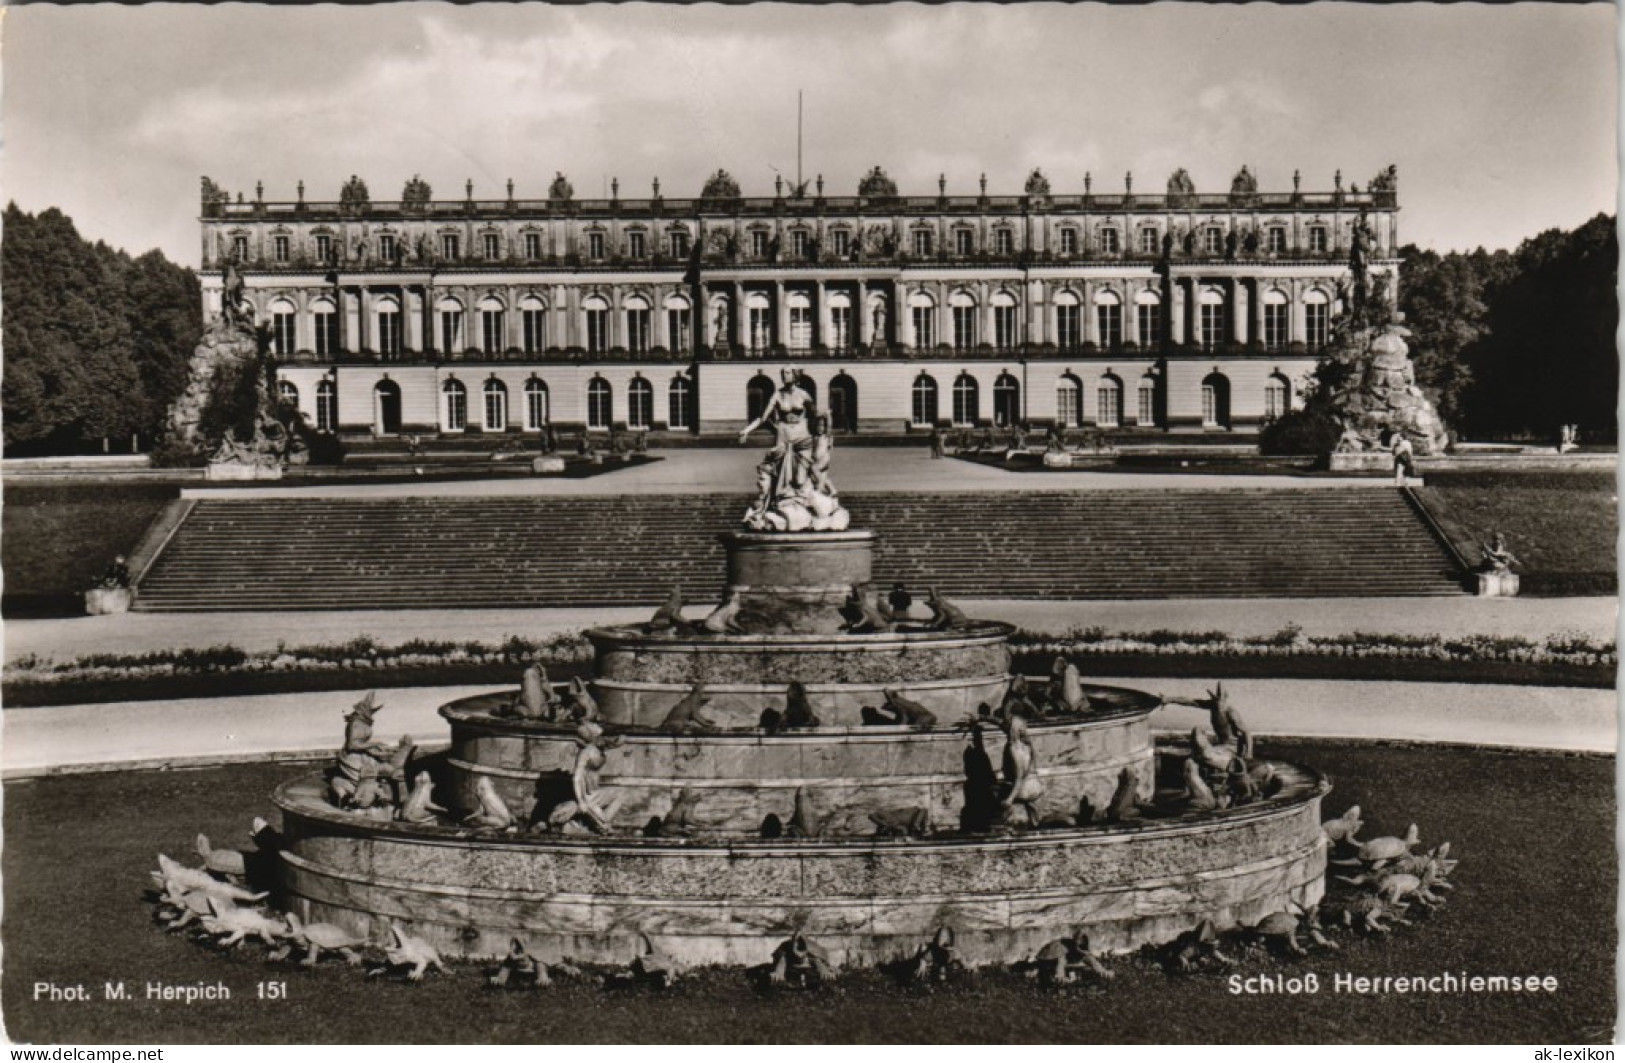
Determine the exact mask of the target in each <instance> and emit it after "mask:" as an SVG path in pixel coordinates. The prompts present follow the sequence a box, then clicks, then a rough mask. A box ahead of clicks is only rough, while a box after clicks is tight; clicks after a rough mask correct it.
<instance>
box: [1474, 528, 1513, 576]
mask: <svg viewBox="0 0 1625 1063" xmlns="http://www.w3.org/2000/svg"><path fill="white" fill-rule="evenodd" d="M1479 549H1480V550H1481V551H1483V553H1484V560H1483V562H1482V563H1481V564H1480V565H1479V566H1478V571H1480V572H1493V573H1497V574H1499V573H1504V572H1511V571H1512V566H1513V565H1520V566H1521V565H1522V564H1523V562H1522V561H1519V560H1518V558H1517V555H1516V554H1514V553H1513V552H1512V551H1511V550H1510V549H1509V548H1508V547H1507V541H1506V537H1505V536H1503V535H1502V534H1501V533H1500V532H1496V533H1495V534H1494V535H1493V536H1491V537H1490V541H1489V542H1487V543H1480V544H1479Z"/></svg>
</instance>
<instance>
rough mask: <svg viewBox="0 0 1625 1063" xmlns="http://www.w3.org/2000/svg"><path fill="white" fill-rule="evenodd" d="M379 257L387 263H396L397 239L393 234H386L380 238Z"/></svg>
mask: <svg viewBox="0 0 1625 1063" xmlns="http://www.w3.org/2000/svg"><path fill="white" fill-rule="evenodd" d="M378 257H379V258H381V259H383V260H384V261H385V262H393V261H395V237H394V234H392V233H384V234H382V235H380V236H379V237H378Z"/></svg>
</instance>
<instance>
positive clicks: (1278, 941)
mask: <svg viewBox="0 0 1625 1063" xmlns="http://www.w3.org/2000/svg"><path fill="white" fill-rule="evenodd" d="M1305 914H1306V913H1305V912H1304V910H1303V909H1302V908H1301V907H1299V906H1298V905H1296V904H1293V905H1289V906H1288V907H1287V910H1285V911H1280V912H1271V913H1270V914H1269V915H1266V916H1265V917H1264V918H1262V919H1260V920H1259V921H1258V922H1256V923H1254V924H1253V925H1252V926H1250V927H1248V928H1247V934H1248V936H1249V937H1250V938H1251V939H1252V940H1253V942H1254V943H1257V944H1262V945H1264V946H1266V947H1272V948H1274V949H1276V950H1284V951H1286V952H1288V953H1290V954H1291V955H1293V956H1307V955H1309V950H1308V949H1306V948H1304V947H1303V943H1302V942H1300V941H1299V940H1298V932H1299V931H1300V930H1301V931H1303V932H1304V933H1305V934H1307V935H1308V936H1309V940H1311V941H1313V942H1314V943H1315V944H1317V945H1319V946H1320V947H1321V948H1325V949H1330V950H1331V951H1333V952H1337V951H1339V950H1338V947H1337V945H1336V944H1335V943H1333V942H1331V941H1328V940H1327V938H1326V935H1324V934H1322V933H1321V932H1320V928H1319V927H1318V926H1316V925H1314V923H1313V922H1312V921H1310V920H1308V919H1305V918H1303V917H1304V915H1305Z"/></svg>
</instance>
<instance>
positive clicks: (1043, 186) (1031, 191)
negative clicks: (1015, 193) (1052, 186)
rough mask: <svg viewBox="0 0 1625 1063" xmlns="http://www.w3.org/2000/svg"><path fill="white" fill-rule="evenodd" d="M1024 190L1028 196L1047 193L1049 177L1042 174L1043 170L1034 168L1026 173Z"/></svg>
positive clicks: (1045, 194)
mask: <svg viewBox="0 0 1625 1063" xmlns="http://www.w3.org/2000/svg"><path fill="white" fill-rule="evenodd" d="M1026 192H1027V194H1028V195H1029V196H1047V195H1049V178H1048V177H1045V176H1044V171H1043V170H1039V169H1036V168H1035V169H1034V170H1033V172H1032V173H1031V174H1029V175H1028V177H1027V188H1026Z"/></svg>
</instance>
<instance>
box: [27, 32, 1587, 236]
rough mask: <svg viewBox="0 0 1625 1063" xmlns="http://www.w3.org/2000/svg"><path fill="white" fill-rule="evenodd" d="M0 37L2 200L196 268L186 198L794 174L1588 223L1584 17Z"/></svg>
mask: <svg viewBox="0 0 1625 1063" xmlns="http://www.w3.org/2000/svg"><path fill="white" fill-rule="evenodd" d="M0 14H3V16H4V24H3V29H4V38H3V46H4V64H3V78H4V97H3V119H4V126H3V136H4V146H3V154H0V167H3V169H0V180H3V190H4V195H5V197H6V198H8V199H13V200H15V201H16V202H17V203H18V205H19V206H21V207H22V208H23V209H25V210H30V211H37V210H42V209H44V208H46V207H49V206H56V207H60V208H61V209H63V210H64V211H66V212H67V213H68V214H69V215H71V216H72V217H73V218H74V220H75V221H76V222H77V223H78V225H79V228H80V231H81V232H82V233H84V234H85V235H87V236H89V237H91V238H95V239H103V240H106V241H107V242H109V243H111V244H114V245H116V246H121V247H124V248H126V249H129V250H131V251H137V252H139V251H142V250H145V249H147V248H150V247H159V248H161V249H162V250H163V251H164V252H165V253H166V254H168V255H169V256H171V257H172V258H174V259H176V260H178V261H180V262H183V263H187V264H190V265H196V264H197V261H198V245H199V236H198V227H197V222H196V216H197V207H198V178H199V176H200V175H202V174H208V175H209V176H211V177H213V178H214V179H215V180H216V181H217V182H219V183H220V184H222V185H223V186H224V187H226V188H227V189H229V190H231V191H233V192H236V191H245V192H247V193H248V194H249V195H250V196H252V194H253V186H254V182H255V181H256V180H263V181H264V182H265V189H266V197H267V198H268V199H292V198H293V197H294V184H295V182H296V181H297V180H299V179H301V178H303V179H304V181H305V184H306V189H307V192H306V195H307V198H311V199H333V198H336V197H337V195H338V190H339V187H340V185H341V184H342V183H343V181H344V179H345V178H346V177H348V176H349V175H350V174H351V173H358V174H360V175H361V176H362V177H363V178H365V179H366V181H367V182H368V184H369V186H370V188H371V192H372V195H373V197H374V198H375V199H395V198H398V196H399V194H400V189H401V186H402V184H403V183H404V182H405V181H406V179H407V178H409V177H410V176H412V175H413V174H414V173H421V174H422V175H423V177H424V178H425V179H426V180H428V181H429V182H430V184H432V185H433V187H434V190H435V194H436V196H437V197H460V196H461V194H462V188H463V183H464V181H465V180H466V179H469V178H472V179H473V181H474V186H475V195H476V196H483V197H491V198H496V197H500V196H501V195H502V194H503V191H502V186H503V184H504V182H505V181H506V180H507V178H509V177H512V178H514V180H515V182H516V186H517V187H516V194H517V195H519V196H520V197H525V196H536V197H540V196H542V195H544V194H545V191H546V187H547V183H548V180H549V179H550V178H551V176H552V174H553V172H554V171H555V170H562V171H564V172H565V173H566V174H567V175H568V176H569V177H570V178H571V180H572V181H573V182H574V184H575V187H576V191H577V194H578V195H582V196H589V195H600V194H602V193H603V190H604V188H605V187H606V186H607V183H608V181H609V178H610V177H611V176H618V177H619V178H620V181H621V189H622V194H623V195H624V196H642V195H646V194H647V193H648V189H649V182H650V178H651V177H654V176H659V178H660V179H661V183H662V188H663V191H664V192H665V193H666V194H667V195H669V196H691V195H694V194H697V192H698V191H699V187H700V184H701V183H702V182H703V180H704V178H705V176H706V175H707V174H709V173H710V172H712V171H714V170H715V169H716V168H718V167H725V168H726V169H728V170H729V171H730V172H732V173H733V174H734V176H735V177H737V178H738V179H739V181H740V183H741V185H743V187H744V190H745V192H746V194H747V195H749V194H757V195H765V194H770V193H771V191H772V184H773V174H774V170H773V168H774V167H777V168H778V169H779V170H780V171H783V172H784V173H786V174H787V175H793V174H794V172H795V166H796V91H797V89H802V90H805V93H806V119H805V126H804V128H805V145H806V147H805V170H806V174H807V176H808V178H809V179H810V178H811V177H812V176H813V175H814V174H816V173H819V172H822V173H823V174H824V175H825V178H826V181H827V185H826V188H827V191H828V192H829V193H830V194H832V195H835V194H840V195H850V194H852V193H853V192H855V190H856V186H857V182H858V179H859V178H860V177H861V175H862V174H863V173H864V172H865V171H866V170H867V169H868V168H869V167H870V166H873V165H876V164H879V165H882V166H884V167H885V168H886V169H887V170H888V171H889V172H890V173H891V175H892V176H893V177H894V178H895V179H896V180H897V182H898V184H899V185H900V186H901V189H902V191H903V192H904V193H911V194H921V195H925V194H932V193H934V192H935V190H936V179H937V174H938V173H939V172H945V173H946V174H947V179H948V190H949V192H950V193H958V194H974V192H975V190H976V181H977V177H978V175H979V174H981V173H983V172H986V174H987V176H988V184H989V191H990V192H994V193H998V192H1004V193H1014V192H1018V191H1019V190H1020V187H1021V184H1022V182H1023V180H1024V179H1025V176H1026V174H1027V173H1028V172H1029V171H1030V170H1031V169H1032V168H1033V167H1035V166H1038V167H1042V168H1043V170H1044V172H1045V173H1046V174H1047V175H1048V176H1049V177H1050V179H1051V181H1052V183H1053V184H1054V186H1055V187H1056V189H1057V190H1058V191H1060V190H1065V191H1081V190H1082V184H1083V175H1084V173H1085V171H1092V172H1093V174H1094V182H1095V189H1096V190H1097V191H1116V190H1118V189H1120V188H1121V187H1122V182H1123V174H1124V172H1125V171H1128V170H1132V171H1133V172H1134V176H1135V187H1136V188H1137V189H1139V190H1141V191H1147V192H1149V191H1160V190H1161V189H1162V188H1163V186H1164V184H1165V182H1166V181H1167V178H1168V175H1169V173H1170V172H1171V171H1172V170H1173V169H1174V168H1176V167H1179V166H1183V167H1186V168H1187V169H1188V170H1190V172H1191V174H1192V176H1193V177H1194V178H1195V181H1196V185H1197V188H1198V190H1200V191H1225V190H1227V189H1228V187H1229V181H1230V177H1231V175H1232V174H1233V173H1234V172H1235V171H1236V170H1237V169H1238V168H1239V167H1240V166H1241V165H1242V164H1243V163H1246V164H1248V165H1250V166H1251V167H1252V169H1253V171H1254V172H1255V173H1256V174H1257V175H1258V177H1259V179H1260V183H1261V184H1262V185H1263V186H1264V187H1265V188H1266V189H1269V190H1276V189H1288V188H1290V186H1291V178H1292V172H1293V170H1294V169H1299V170H1302V172H1303V183H1304V188H1305V190H1322V189H1329V188H1330V187H1331V183H1332V174H1333V171H1335V170H1337V169H1339V168H1341V169H1342V171H1343V175H1344V179H1345V181H1346V182H1353V183H1359V184H1361V185H1363V184H1364V183H1365V182H1366V181H1367V180H1369V179H1370V177H1371V176H1372V175H1373V174H1375V173H1376V172H1377V171H1378V170H1379V169H1381V168H1382V167H1384V166H1386V165H1387V164H1389V163H1396V164H1398V166H1399V173H1400V203H1401V205H1402V207H1403V212H1402V214H1401V236H1402V239H1404V240H1408V241H1414V242H1416V243H1419V244H1422V245H1424V246H1429V247H1434V248H1437V249H1440V250H1448V249H1453V248H1471V247H1475V246H1480V245H1483V246H1488V247H1492V248H1493V247H1511V246H1515V245H1516V244H1517V243H1518V241H1520V240H1522V239H1523V238H1525V237H1527V236H1530V235H1533V234H1534V233H1536V232H1539V231H1540V230H1542V229H1545V228H1549V227H1552V226H1563V227H1570V226H1573V225H1576V224H1578V223H1579V222H1581V221H1583V220H1585V219H1586V218H1588V217H1590V216H1591V215H1593V214H1595V213H1596V212H1598V211H1602V210H1607V211H1612V210H1614V209H1615V199H1616V191H1615V188H1616V154H1615V152H1616V117H1615V116H1616V107H1617V88H1616V80H1617V78H1616V66H1615V36H1616V34H1615V12H1614V8H1613V7H1612V5H1608V4H1595V5H1546V4H1520V5H1514V6H1490V7H1485V6H1480V5H1477V4H1460V5H1447V6H1446V5H1441V6H1433V5H1427V4H1416V5H1401V6H1376V5H1364V4H1347V5H1342V4H1315V5H1312V6H1308V7H1291V8H1283V7H1276V6H1274V5H1269V4H1255V5H1249V6H1243V7H1233V6H1199V5H1190V6H1185V5H1180V4H1153V5H1149V6H1143V7H1117V8H1113V7H1104V6H1099V5H1051V4H1024V5H1016V6H991V5H988V6H983V5H975V4H957V5H950V6H945V7H924V6H919V5H914V4H895V5H882V6H864V7H850V6H844V5H843V6H833V7H790V6H775V5H769V4H757V5H752V6H748V7H727V8H722V7H715V6H712V5H703V6H696V7H661V6H655V5H647V4H635V5H625V6H613V7H611V6H600V7H591V6H588V7H567V8H548V7H545V6H539V5H537V6H532V5H521V6H511V5H491V6H478V7H452V6H446V5H440V4H393V5H381V6H375V7H358V8H343V7H307V8H291V9H290V8H286V7H279V8H269V7H253V6H244V5H237V4H228V5H222V6H215V7H199V6H188V7H184V8H182V7H175V6H169V5H153V6H143V7H115V6H112V5H93V6H82V7H81V6H76V7H69V8H54V7H48V6H43V5H38V6H33V5H31V6H25V7H14V8H10V9H8V10H4V11H3V12H0Z"/></svg>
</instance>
